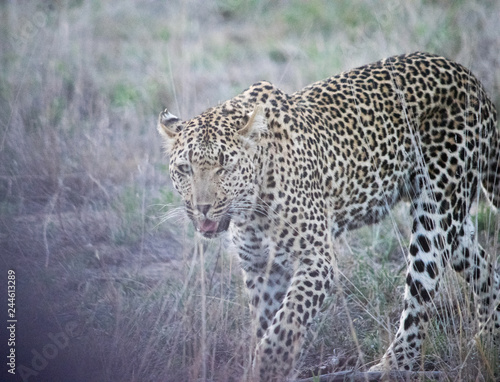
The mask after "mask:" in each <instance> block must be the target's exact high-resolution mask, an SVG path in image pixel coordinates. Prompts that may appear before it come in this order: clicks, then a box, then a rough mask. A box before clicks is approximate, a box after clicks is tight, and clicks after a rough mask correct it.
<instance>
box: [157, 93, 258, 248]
mask: <svg viewBox="0 0 500 382" xmlns="http://www.w3.org/2000/svg"><path fill="white" fill-rule="evenodd" d="M158 131H159V132H160V134H161V135H162V137H163V141H164V146H165V149H166V152H167V154H168V155H169V156H170V162H169V171H170V177H171V178H172V182H173V184H174V187H175V189H176V190H177V191H178V192H179V193H180V195H181V196H182V198H183V200H184V204H185V207H186V212H187V215H188V216H189V218H190V219H191V220H192V222H193V224H194V226H195V228H196V230H197V231H198V232H199V233H201V234H202V235H203V236H204V237H207V238H213V237H216V236H218V235H219V234H221V233H222V232H224V231H226V230H227V229H228V227H229V223H230V222H231V220H235V219H243V217H244V216H245V213H246V212H248V211H250V210H252V209H253V208H254V207H255V203H256V199H257V195H258V188H259V185H258V183H259V182H258V172H259V171H258V168H257V163H256V162H258V161H256V158H257V156H258V155H259V153H260V152H261V149H262V146H261V141H262V136H263V134H265V132H266V131H267V121H266V117H265V113H264V110H263V107H262V106H257V107H255V108H253V110H247V109H245V108H243V107H240V106H238V105H234V104H231V103H230V102H229V101H228V102H226V103H225V104H222V105H220V106H218V107H216V108H212V109H209V110H207V111H205V112H204V113H203V114H201V115H199V116H197V117H195V118H193V119H191V120H188V121H181V120H180V119H179V118H177V117H175V116H174V115H172V114H171V113H170V112H168V110H166V109H165V110H164V111H163V112H161V113H160V116H159V121H158Z"/></svg>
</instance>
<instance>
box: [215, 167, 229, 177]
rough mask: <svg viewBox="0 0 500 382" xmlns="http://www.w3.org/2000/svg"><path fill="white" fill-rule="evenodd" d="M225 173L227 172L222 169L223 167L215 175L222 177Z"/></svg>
mask: <svg viewBox="0 0 500 382" xmlns="http://www.w3.org/2000/svg"><path fill="white" fill-rule="evenodd" d="M225 171H226V170H225V169H224V168H222V167H221V168H219V169H218V170H217V171H216V172H215V175H219V176H220V175H222V174H224V172H225Z"/></svg>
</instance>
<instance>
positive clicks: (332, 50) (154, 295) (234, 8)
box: [0, 0, 500, 381]
mask: <svg viewBox="0 0 500 382" xmlns="http://www.w3.org/2000/svg"><path fill="white" fill-rule="evenodd" d="M499 14H500V2H499V1H496V0H471V1H465V0H454V1H452V0H421V1H416V0H412V1H405V0H388V1H383V2H377V1H370V0H359V1H350V0H338V1H326V0H325V1H322V0H310V1H299V0H280V1H269V0H250V1H239V0H216V1H182V0H177V1H173V0H172V1H166V2H161V1H155V0H135V1H121V2H116V1H115V2H112V1H105V0H89V1H81V0H80V1H79V0H73V1H71V0H68V1H62V0H61V1H44V2H34V1H22V2H21V1H14V0H11V1H9V0H5V1H1V2H0V65H1V73H0V268H1V273H2V274H1V276H0V279H1V280H2V284H1V285H7V282H6V274H7V270H8V269H14V270H15V272H16V280H17V297H16V313H17V318H18V323H17V331H16V340H17V341H16V355H17V363H18V364H17V370H18V372H21V375H18V377H24V380H30V381H70V380H71V381H195V380H203V379H206V380H217V381H238V380H239V379H240V377H241V375H242V374H243V372H244V370H245V369H246V368H248V362H249V358H250V354H251V348H250V346H249V344H250V341H249V337H248V336H249V330H248V327H249V317H248V311H247V301H246V296H245V294H244V290H243V286H242V280H241V274H240V272H239V270H238V264H237V261H236V259H234V258H233V257H232V256H231V254H230V253H227V251H226V250H225V248H226V245H225V243H224V241H223V240H221V241H219V242H216V243H214V244H213V245H212V246H211V247H208V248H206V250H205V252H204V255H203V253H200V252H197V251H195V244H196V242H197V240H196V238H195V236H194V234H193V232H192V229H191V228H190V226H189V223H188V222H187V221H186V219H185V218H183V217H182V216H183V215H182V212H181V210H180V209H179V208H178V207H179V206H180V205H181V202H180V200H179V198H178V197H177V195H176V194H175V193H174V192H173V191H172V187H171V184H170V181H169V176H168V167H167V161H166V160H165V158H164V156H163V154H162V153H161V148H160V146H161V142H160V140H159V137H158V135H157V133H156V129H155V127H156V118H157V115H158V113H159V111H161V110H162V109H163V108H164V107H165V106H168V107H169V108H170V109H171V110H172V112H173V113H174V114H176V115H178V116H180V117H182V118H184V119H187V118H190V117H193V116H195V115H196V114H198V113H200V112H201V111H203V110H204V109H206V108H207V107H210V106H213V105H215V104H217V103H218V102H219V101H223V100H226V99H228V98H230V97H232V96H234V95H236V94H237V93H239V92H241V91H242V90H243V89H244V88H246V87H248V86H249V85H250V84H252V83H254V82H256V81H258V80H262V79H266V80H269V81H271V82H273V83H275V84H276V85H277V86H279V87H280V88H282V89H283V90H284V91H287V92H293V91H295V90H298V89H300V88H302V87H303V86H305V85H306V84H308V83H310V82H313V81H316V80H319V79H322V78H325V77H328V76H330V75H333V74H336V73H338V72H340V71H343V70H347V69H349V68H352V67H355V66H358V65H362V64H365V63H369V62H372V61H375V60H378V59H380V58H383V57H386V56H390V55H394V54H400V53H404V52H411V51H416V50H423V51H429V52H433V53H439V54H442V55H445V56H447V57H449V58H451V59H454V60H456V61H458V62H461V63H462V64H464V65H466V66H468V67H470V68H471V69H472V70H473V72H474V73H475V74H476V75H477V76H478V77H479V78H480V79H481V80H482V82H483V84H484V86H485V87H486V89H487V91H488V93H489V94H490V96H491V97H492V99H493V101H494V102H495V103H496V105H500V70H499V68H500V26H499V23H498V15H499ZM476 211H477V212H476V217H477V222H478V225H479V227H480V228H481V229H482V231H481V232H482V234H481V238H480V239H481V242H482V243H483V244H484V245H485V246H486V247H488V249H489V252H490V253H491V254H493V255H497V254H498V253H499V246H498V239H499V232H500V229H499V218H498V215H494V214H492V212H491V211H490V210H489V209H488V208H487V207H486V206H485V205H483V204H480V205H479V206H478V207H477V208H476ZM408 220H409V219H408V206H406V205H401V206H400V207H399V208H397V209H396V210H395V211H394V212H393V213H391V214H390V216H389V218H387V219H386V220H385V221H384V222H382V223H381V224H378V225H376V226H372V227H366V228H363V229H362V230H359V231H356V232H352V233H350V234H348V235H346V236H345V237H343V238H341V239H340V240H339V241H338V243H337V251H338V253H339V256H340V260H339V262H340V269H341V271H342V275H343V280H342V283H341V285H339V291H338V293H336V294H335V296H333V297H332V299H331V300H332V301H331V304H330V306H329V307H328V308H327V309H325V313H324V314H323V315H322V317H321V319H319V320H318V322H317V323H316V326H317V329H318V333H319V334H318V336H316V337H314V338H311V339H310V341H309V345H308V346H309V352H308V355H307V357H306V358H305V360H304V362H303V364H302V365H300V367H301V370H302V371H303V374H302V375H303V376H308V375H311V373H317V372H318V370H317V366H318V365H323V367H324V371H333V370H345V369H353V368H359V369H363V368H365V367H367V366H369V365H370V364H371V363H372V362H374V361H376V360H377V358H378V357H380V356H381V355H382V354H383V351H384V349H385V348H386V346H387V344H388V343H389V342H390V340H391V336H392V335H393V334H394V333H395V328H396V325H397V318H398V316H399V312H400V309H401V296H402V290H403V280H404V273H405V270H404V269H405V261H404V253H405V249H406V247H407V245H408V237H409V226H408ZM440 296H441V297H440V298H438V299H437V300H436V302H435V305H436V308H437V313H436V315H435V316H433V319H432V323H431V325H430V328H429V336H428V340H427V342H426V346H425V354H426V358H425V366H426V367H427V368H430V369H438V370H442V371H444V372H445V375H446V378H447V379H448V380H450V381H452V380H463V381H469V380H478V381H484V380H488V379H490V380H491V379H492V378H493V377H492V375H493V374H492V373H493V371H494V369H495V368H496V369H497V371H498V353H496V354H495V353H494V352H488V351H483V350H482V349H483V348H482V347H481V346H475V344H474V334H475V330H476V327H475V326H476V324H475V322H474V321H473V320H472V318H473V308H471V306H472V302H471V295H470V292H469V291H468V290H467V289H466V288H463V285H462V283H461V280H459V279H457V278H456V277H455V275H451V276H450V277H448V280H447V281H446V283H444V285H443V288H442V293H441V294H440ZM2 301H3V303H2V304H4V305H3V306H2V307H0V310H1V311H2V312H1V314H2V322H3V323H5V320H3V317H4V316H3V315H5V314H6V311H7V309H6V306H5V298H3V300H2ZM2 326H4V324H2ZM69 327H70V328H71V330H69V329H68V328H69ZM1 335H2V338H1V341H2V344H1V345H0V346H1V347H0V349H2V354H1V357H2V359H4V360H5V355H6V354H7V350H5V353H4V350H3V349H4V345H5V344H6V340H5V341H4V337H3V336H5V335H6V332H5V330H4V329H1ZM4 363H5V362H2V366H1V368H2V373H3V372H4V371H5V369H6V366H5V364H4ZM7 377H8V375H7ZM476 378H477V379H476ZM5 380H11V379H5ZM14 380H15V379H14Z"/></svg>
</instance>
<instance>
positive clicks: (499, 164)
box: [482, 106, 500, 209]
mask: <svg viewBox="0 0 500 382" xmlns="http://www.w3.org/2000/svg"><path fill="white" fill-rule="evenodd" d="M490 122H491V123H492V126H491V128H492V129H491V131H492V132H493V133H492V136H491V139H490V144H489V147H488V148H489V150H486V152H488V157H487V158H486V163H485V166H484V169H483V171H482V183H483V187H484V190H485V192H486V196H487V197H488V199H489V200H490V201H491V203H492V204H493V205H494V206H495V207H496V208H497V209H500V136H499V132H498V130H497V127H496V112H495V110H494V106H493V118H492V119H491V120H490Z"/></svg>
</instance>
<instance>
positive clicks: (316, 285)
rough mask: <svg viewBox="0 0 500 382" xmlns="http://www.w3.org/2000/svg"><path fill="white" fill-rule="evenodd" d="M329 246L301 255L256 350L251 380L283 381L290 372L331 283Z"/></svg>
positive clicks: (291, 372) (331, 272)
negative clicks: (284, 293)
mask: <svg viewBox="0 0 500 382" xmlns="http://www.w3.org/2000/svg"><path fill="white" fill-rule="evenodd" d="M329 248H331V247H329V246H327V248H321V249H315V250H311V251H306V252H303V254H302V255H301V256H300V258H299V260H298V262H297V266H296V269H295V271H294V274H293V277H292V280H291V282H290V286H289V287H288V290H287V292H286V296H284V299H283V301H282V303H281V305H280V307H279V309H278V311H277V312H276V314H275V316H274V318H273V320H272V322H271V325H270V326H269V327H268V328H267V329H266V331H265V334H264V336H263V338H262V339H261V341H260V343H259V344H258V345H257V348H256V350H255V360H254V366H253V374H254V380H260V381H283V380H284V379H285V378H286V377H290V376H291V375H292V374H293V368H294V366H295V363H296V361H297V359H298V357H299V355H300V350H301V348H302V344H303V342H304V338H305V334H306V331H307V329H308V327H309V326H310V324H311V322H312V320H313V319H314V317H315V316H316V315H317V313H318V312H319V310H320V308H321V305H322V304H323V302H324V300H325V298H326V296H327V294H328V292H329V290H330V288H331V286H332V283H333V271H332V264H331V262H332V258H331V255H330V252H329ZM326 251H328V252H326Z"/></svg>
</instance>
